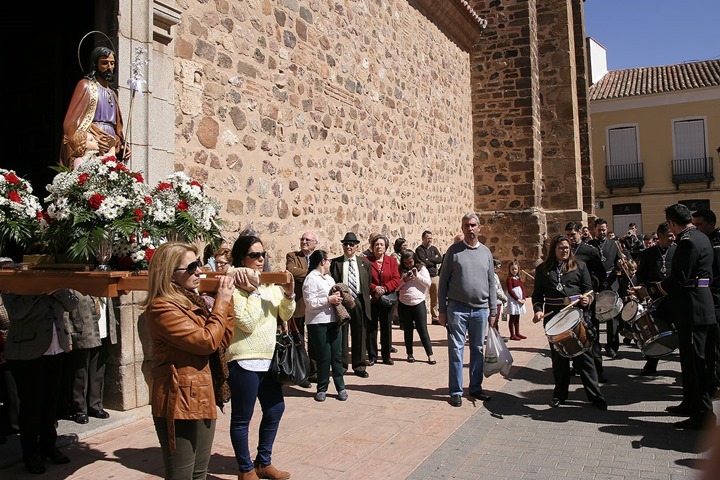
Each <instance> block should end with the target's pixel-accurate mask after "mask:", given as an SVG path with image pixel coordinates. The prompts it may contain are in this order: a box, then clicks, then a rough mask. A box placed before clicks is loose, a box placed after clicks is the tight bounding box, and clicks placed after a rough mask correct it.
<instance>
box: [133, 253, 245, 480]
mask: <svg viewBox="0 0 720 480" xmlns="http://www.w3.org/2000/svg"><path fill="white" fill-rule="evenodd" d="M201 267H202V263H201V262H200V259H199V258H198V250H197V248H196V247H195V246H193V245H190V244H187V243H180V242H168V243H164V244H163V245H161V246H160V248H158V249H157V251H156V252H155V255H153V258H152V260H151V261H150V268H149V270H148V273H149V277H148V296H147V299H146V300H145V302H143V304H142V306H143V307H145V308H146V315H147V319H148V325H149V329H150V338H151V340H152V344H153V354H154V356H155V361H156V366H155V368H153V370H152V377H153V386H152V396H151V400H150V403H151V405H152V415H153V421H154V422H155V431H156V432H157V436H158V440H159V441H160V447H161V448H162V454H163V463H164V465H165V478H172V479H175V478H206V477H207V465H208V461H209V460H210V450H211V448H212V442H213V438H214V436H215V420H216V419H217V407H216V396H215V392H214V390H213V378H212V373H211V369H210V356H211V355H213V354H215V352H217V350H218V349H219V348H221V347H226V346H227V345H229V343H230V339H231V338H232V325H233V310H232V303H231V302H232V292H233V280H232V278H230V277H220V282H219V283H220V286H219V288H218V291H217V295H216V297H215V303H214V305H213V307H212V311H210V310H209V309H208V308H207V306H206V304H205V302H204V301H203V300H202V299H201V298H200V295H199V294H198V292H197V288H198V286H199V285H200V268H201Z"/></svg>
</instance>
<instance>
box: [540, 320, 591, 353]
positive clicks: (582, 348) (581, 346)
mask: <svg viewBox="0 0 720 480" xmlns="http://www.w3.org/2000/svg"><path fill="white" fill-rule="evenodd" d="M545 336H547V338H548V341H549V342H550V343H551V344H552V345H553V346H554V347H555V349H556V350H557V352H558V353H559V354H560V355H562V356H563V357H567V358H573V357H577V356H578V355H582V354H583V353H584V352H586V351H587V350H588V349H589V348H590V346H591V345H592V342H593V339H594V338H595V334H594V333H593V330H592V327H591V326H590V325H588V324H587V323H585V318H584V316H583V311H582V310H581V309H579V308H568V309H567V310H563V311H561V312H558V313H557V314H555V315H554V316H553V317H552V318H551V319H550V321H548V323H547V324H546V325H545Z"/></svg>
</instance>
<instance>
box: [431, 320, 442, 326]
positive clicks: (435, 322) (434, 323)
mask: <svg viewBox="0 0 720 480" xmlns="http://www.w3.org/2000/svg"><path fill="white" fill-rule="evenodd" d="M432 324H433V325H440V320H433V321H432Z"/></svg>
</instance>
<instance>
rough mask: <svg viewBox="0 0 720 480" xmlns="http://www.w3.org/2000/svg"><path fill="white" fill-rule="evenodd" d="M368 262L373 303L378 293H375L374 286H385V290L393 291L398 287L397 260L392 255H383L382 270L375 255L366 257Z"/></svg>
mask: <svg viewBox="0 0 720 480" xmlns="http://www.w3.org/2000/svg"><path fill="white" fill-rule="evenodd" d="M367 259H368V262H370V272H371V274H372V278H371V279H370V294H371V295H372V302H373V303H375V302H376V301H377V299H378V295H375V287H377V286H378V285H379V286H381V287H385V289H386V290H387V292H385V293H390V292H394V291H395V290H397V289H398V288H399V287H400V272H399V271H398V262H397V260H395V258H394V257H391V256H390V255H385V256H384V258H383V263H382V270H381V269H380V265H378V262H377V261H376V260H375V257H367Z"/></svg>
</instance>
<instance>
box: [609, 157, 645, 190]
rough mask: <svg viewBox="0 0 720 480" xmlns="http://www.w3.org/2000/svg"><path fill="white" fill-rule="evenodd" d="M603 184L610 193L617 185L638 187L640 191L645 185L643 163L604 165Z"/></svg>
mask: <svg viewBox="0 0 720 480" xmlns="http://www.w3.org/2000/svg"><path fill="white" fill-rule="evenodd" d="M605 184H606V185H607V187H608V188H609V189H610V193H612V189H613V188H617V187H638V188H639V189H640V191H642V187H643V186H644V185H645V175H644V174H643V164H642V163H640V162H638V163H630V164H627V165H607V166H606V167H605Z"/></svg>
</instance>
